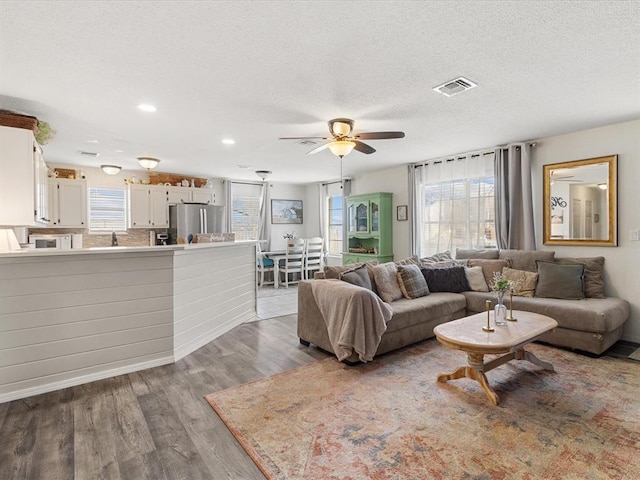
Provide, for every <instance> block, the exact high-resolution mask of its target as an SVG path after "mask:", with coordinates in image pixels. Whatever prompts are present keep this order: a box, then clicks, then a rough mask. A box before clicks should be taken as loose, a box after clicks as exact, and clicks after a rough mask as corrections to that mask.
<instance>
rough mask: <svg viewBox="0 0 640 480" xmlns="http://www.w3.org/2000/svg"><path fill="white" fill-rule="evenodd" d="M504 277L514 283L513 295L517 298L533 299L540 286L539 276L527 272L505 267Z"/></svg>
mask: <svg viewBox="0 0 640 480" xmlns="http://www.w3.org/2000/svg"><path fill="white" fill-rule="evenodd" d="M502 277H503V278H506V279H507V280H511V281H512V282H513V283H514V287H513V294H514V295H515V296H517V297H533V294H534V293H535V292H536V285H537V284H538V274H537V273H533V272H528V271H526V270H516V269H515V268H509V267H505V268H503V269H502Z"/></svg>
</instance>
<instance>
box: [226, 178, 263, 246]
mask: <svg viewBox="0 0 640 480" xmlns="http://www.w3.org/2000/svg"><path fill="white" fill-rule="evenodd" d="M261 194H262V185H259V184H250V183H234V182H231V231H232V232H233V233H235V234H236V240H258V233H259V226H260V196H261Z"/></svg>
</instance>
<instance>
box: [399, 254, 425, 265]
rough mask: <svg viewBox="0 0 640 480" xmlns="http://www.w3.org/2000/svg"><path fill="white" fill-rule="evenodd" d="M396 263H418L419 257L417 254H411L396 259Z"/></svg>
mask: <svg viewBox="0 0 640 480" xmlns="http://www.w3.org/2000/svg"><path fill="white" fill-rule="evenodd" d="M395 264H396V265H420V259H419V258H418V256H417V255H413V256H412V257H408V258H405V259H404V260H398V261H397V262H395Z"/></svg>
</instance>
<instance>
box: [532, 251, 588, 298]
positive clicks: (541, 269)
mask: <svg viewBox="0 0 640 480" xmlns="http://www.w3.org/2000/svg"><path fill="white" fill-rule="evenodd" d="M536 265H537V266H538V275H539V276H538V285H537V286H536V294H535V296H536V297H542V298H563V299H569V300H577V299H581V298H584V287H583V283H582V277H583V275H584V265H581V264H580V265H559V264H557V263H553V262H542V261H540V260H537V261H536Z"/></svg>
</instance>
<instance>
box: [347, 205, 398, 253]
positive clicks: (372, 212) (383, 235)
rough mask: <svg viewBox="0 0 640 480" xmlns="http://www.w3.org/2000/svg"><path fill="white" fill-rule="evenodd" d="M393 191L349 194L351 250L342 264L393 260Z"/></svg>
mask: <svg viewBox="0 0 640 480" xmlns="http://www.w3.org/2000/svg"><path fill="white" fill-rule="evenodd" d="M392 195H393V194H391V193H369V194H366V195H352V196H350V197H347V242H346V246H347V249H346V251H345V252H343V254H342V263H343V264H344V265H350V264H353V263H359V262H366V261H369V260H377V261H378V262H379V263H384V262H391V261H393V232H392V224H391V212H392Z"/></svg>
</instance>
